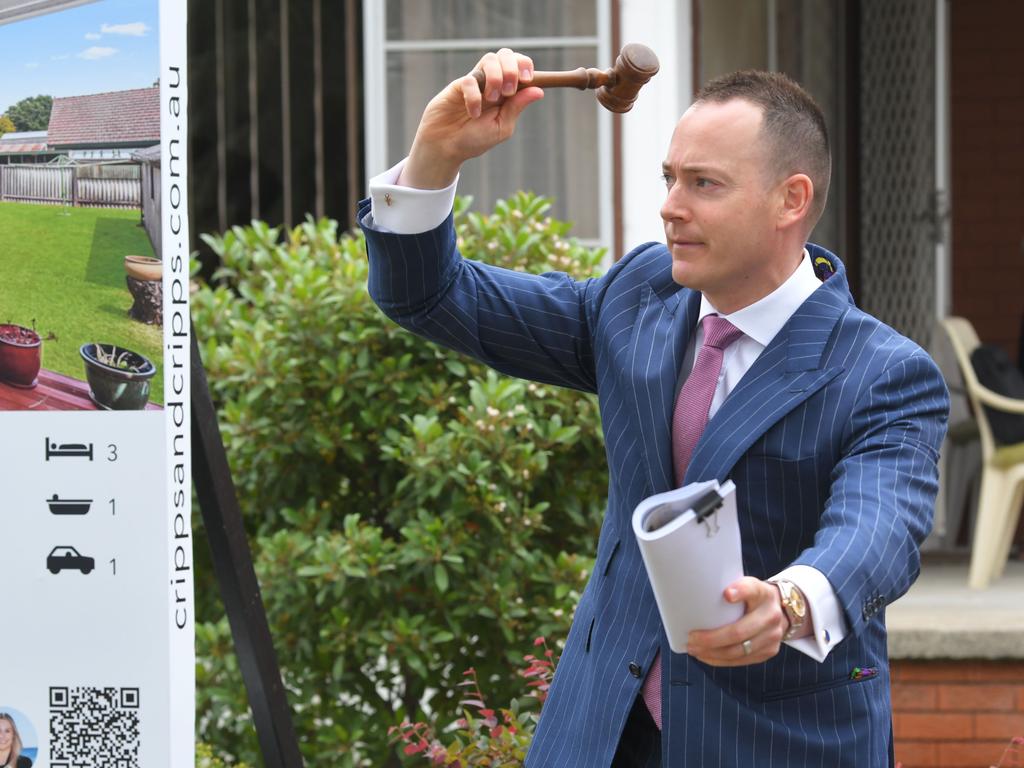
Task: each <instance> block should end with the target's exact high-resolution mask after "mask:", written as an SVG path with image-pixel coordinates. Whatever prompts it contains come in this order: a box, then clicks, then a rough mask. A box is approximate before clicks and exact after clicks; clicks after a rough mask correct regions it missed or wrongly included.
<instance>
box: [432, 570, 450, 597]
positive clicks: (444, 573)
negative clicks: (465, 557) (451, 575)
mask: <svg viewBox="0 0 1024 768" xmlns="http://www.w3.org/2000/svg"><path fill="white" fill-rule="evenodd" d="M434 583H435V584H436V585H437V591H438V592H441V593H444V592H447V591H448V569H447V568H445V567H444V566H443V565H441V563H437V564H436V565H435V566H434Z"/></svg>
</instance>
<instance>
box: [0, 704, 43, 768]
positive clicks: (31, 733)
mask: <svg viewBox="0 0 1024 768" xmlns="http://www.w3.org/2000/svg"><path fill="white" fill-rule="evenodd" d="M37 751H38V747H37V746H36V733H35V729H34V728H33V727H32V724H31V723H30V722H29V721H28V718H27V717H25V716H24V715H23V714H21V713H20V712H18V711H17V710H15V709H4V708H2V707H0V768H32V762H33V760H35V757H36V752H37Z"/></svg>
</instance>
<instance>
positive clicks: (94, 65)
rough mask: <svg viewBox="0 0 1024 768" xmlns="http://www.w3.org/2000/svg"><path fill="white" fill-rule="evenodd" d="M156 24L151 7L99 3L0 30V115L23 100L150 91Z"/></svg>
mask: <svg viewBox="0 0 1024 768" xmlns="http://www.w3.org/2000/svg"><path fill="white" fill-rule="evenodd" d="M158 17H159V4H158V0H99V2H95V3H87V4H85V5H81V6H78V7H77V8H71V9H69V10H66V11H58V12H57V13H50V14H46V15H44V16H34V17H32V18H30V19H25V20H24V21H17V22H14V23H13V24H4V25H0V52H2V53H0V113H2V112H3V111H4V110H6V109H7V108H8V107H9V106H11V105H12V104H16V103H17V102H19V101H21V99H24V98H26V97H28V96H37V95H39V94H48V95H50V96H82V95H85V94H89V93H103V92H105V91H123V90H127V89H129V88H146V87H148V86H150V85H153V83H154V82H155V81H156V79H157V76H158V74H159V71H160V36H159V34H158V29H157V24H158Z"/></svg>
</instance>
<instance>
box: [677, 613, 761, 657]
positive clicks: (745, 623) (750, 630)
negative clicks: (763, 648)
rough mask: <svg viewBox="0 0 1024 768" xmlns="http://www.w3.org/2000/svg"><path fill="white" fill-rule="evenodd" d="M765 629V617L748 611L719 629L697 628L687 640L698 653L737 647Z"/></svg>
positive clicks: (689, 645)
mask: <svg viewBox="0 0 1024 768" xmlns="http://www.w3.org/2000/svg"><path fill="white" fill-rule="evenodd" d="M763 629H764V619H763V617H761V616H759V615H758V614H756V613H747V614H744V615H743V616H741V617H740V618H739V619H737V620H736V621H734V622H732V623H731V624H726V625H725V626H724V627H719V628H718V629H696V630H694V631H693V632H691V633H690V636H689V639H688V640H687V646H688V647H689V648H693V649H696V652H697V653H705V652H710V651H718V650H720V649H723V648H735V647H738V646H739V645H740V643H742V642H743V641H744V640H749V639H750V638H752V637H755V636H756V635H757V634H759V633H760V632H761V631H762V630H763Z"/></svg>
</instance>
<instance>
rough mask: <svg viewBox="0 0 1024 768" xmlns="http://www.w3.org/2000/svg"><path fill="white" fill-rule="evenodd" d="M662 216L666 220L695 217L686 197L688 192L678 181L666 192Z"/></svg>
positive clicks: (685, 219) (681, 219) (684, 219)
mask: <svg viewBox="0 0 1024 768" xmlns="http://www.w3.org/2000/svg"><path fill="white" fill-rule="evenodd" d="M661 218H662V219H663V220H664V221H666V222H669V221H673V220H680V221H690V220H691V219H692V218H693V213H692V212H691V210H690V206H689V201H688V200H687V199H686V192H685V190H684V188H683V185H682V184H680V183H679V182H678V181H677V182H675V183H673V184H672V186H671V187H669V188H668V190H667V191H666V193H665V202H663V203H662V204H661Z"/></svg>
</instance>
